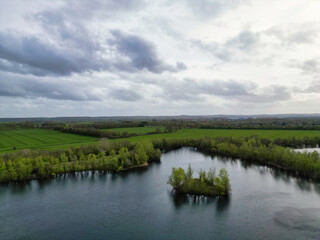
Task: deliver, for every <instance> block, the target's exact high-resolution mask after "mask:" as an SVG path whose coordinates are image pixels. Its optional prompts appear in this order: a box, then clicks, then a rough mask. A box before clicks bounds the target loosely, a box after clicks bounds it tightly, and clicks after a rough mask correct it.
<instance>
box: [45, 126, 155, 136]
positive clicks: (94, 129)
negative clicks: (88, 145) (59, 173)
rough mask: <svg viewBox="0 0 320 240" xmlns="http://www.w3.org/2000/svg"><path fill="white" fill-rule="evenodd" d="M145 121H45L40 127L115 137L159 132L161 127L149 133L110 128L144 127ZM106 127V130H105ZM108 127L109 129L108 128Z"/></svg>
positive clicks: (86, 134)
mask: <svg viewBox="0 0 320 240" xmlns="http://www.w3.org/2000/svg"><path fill="white" fill-rule="evenodd" d="M145 124H146V122H117V123H113V122H110V123H90V124H82V123H81V124H80V123H71V124H70V123H68V124H67V123H61V122H46V123H44V124H42V128H46V129H53V130H56V131H61V132H65V133H73V134H79V135H84V136H93V137H99V138H108V139H117V138H127V137H134V136H138V135H148V134H156V133H161V129H160V128H157V129H156V130H155V131H152V132H149V133H140V134H138V133H128V132H126V131H125V132H119V131H114V130H112V129H113V128H127V127H144V126H145ZM106 129H108V130H106ZM109 129H110V130H109Z"/></svg>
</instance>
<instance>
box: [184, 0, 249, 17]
mask: <svg viewBox="0 0 320 240" xmlns="http://www.w3.org/2000/svg"><path fill="white" fill-rule="evenodd" d="M243 2H247V1H246V0H223V1H222V0H186V3H187V4H188V6H189V7H190V9H191V10H192V11H193V12H194V13H195V14H197V15H198V16H200V17H202V18H203V17H205V18H212V17H217V16H219V15H220V14H222V13H223V12H225V11H228V10H231V9H234V8H236V7H238V6H239V5H240V3H243Z"/></svg>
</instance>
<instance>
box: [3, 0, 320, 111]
mask: <svg viewBox="0 0 320 240" xmlns="http://www.w3.org/2000/svg"><path fill="white" fill-rule="evenodd" d="M319 9H320V1H319V0H307V1H306V0H268V1H266V0H176V1H171V0H157V1H151V0H57V1H46V0H28V1H25V0H0V117H56V116H133V115H155V116H158V115H214V114H282V113H320V105H319V103H320V15H319Z"/></svg>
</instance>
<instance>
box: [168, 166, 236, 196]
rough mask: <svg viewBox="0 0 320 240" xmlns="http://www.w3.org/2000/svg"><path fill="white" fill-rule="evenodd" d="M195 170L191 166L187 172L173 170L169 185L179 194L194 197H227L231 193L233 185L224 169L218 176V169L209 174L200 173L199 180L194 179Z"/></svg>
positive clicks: (181, 169) (201, 171)
mask: <svg viewBox="0 0 320 240" xmlns="http://www.w3.org/2000/svg"><path fill="white" fill-rule="evenodd" d="M192 175H193V169H192V168H191V165H190V164H189V167H188V169H187V171H185V170H184V169H183V168H172V173H171V175H170V176H169V180H168V184H170V185H171V186H172V187H173V188H174V189H175V190H176V191H177V192H179V193H184V194H192V195H205V196H226V195H228V194H229V193H230V190H231V185H230V179H229V175H228V172H227V170H226V169H225V168H222V169H221V170H220V172H219V174H218V176H217V175H216V169H210V170H209V171H208V172H205V171H203V170H200V171H199V178H193V176H192Z"/></svg>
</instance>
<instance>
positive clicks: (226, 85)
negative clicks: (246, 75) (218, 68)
mask: <svg viewBox="0 0 320 240" xmlns="http://www.w3.org/2000/svg"><path fill="white" fill-rule="evenodd" d="M162 85H163V89H164V91H163V92H164V95H165V97H166V98H169V99H171V100H178V101H203V100H204V98H205V96H216V97H220V98H223V99H224V100H226V101H239V102H254V103H268V102H269V103H274V102H278V101H284V100H288V99H290V98H291V93H290V89H288V88H287V87H285V86H279V85H271V86H267V87H264V88H259V87H258V86H257V85H256V84H254V83H252V82H240V81H235V80H228V81H221V80H212V81H205V82H203V81H202V82H198V81H195V80H192V79H184V81H182V82H175V81H170V82H166V83H163V84H162Z"/></svg>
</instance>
